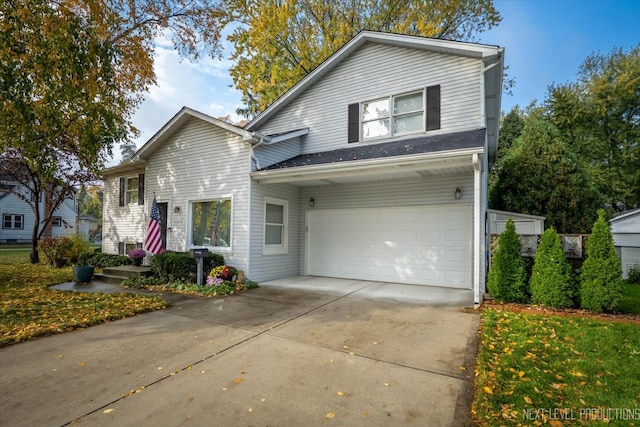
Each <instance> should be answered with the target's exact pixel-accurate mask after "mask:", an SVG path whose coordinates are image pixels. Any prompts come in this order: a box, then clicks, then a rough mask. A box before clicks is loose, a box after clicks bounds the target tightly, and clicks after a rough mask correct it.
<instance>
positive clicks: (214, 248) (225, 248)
mask: <svg viewBox="0 0 640 427" xmlns="http://www.w3.org/2000/svg"><path fill="white" fill-rule="evenodd" d="M225 200H229V201H231V212H230V213H229V216H230V217H231V223H230V224H229V240H230V242H229V246H211V245H194V244H193V243H191V240H192V239H193V227H192V226H193V224H192V221H193V204H194V203H202V202H223V201H225ZM233 214H234V201H233V196H232V195H229V196H222V197H213V198H207V199H194V200H187V223H186V224H185V227H186V228H187V230H186V231H187V232H186V235H187V241H186V243H187V244H186V250H187V251H188V250H189V249H193V248H207V249H209V252H212V251H214V252H224V253H228V254H229V253H232V252H233V223H234V222H235V221H234V216H233ZM168 216H169V212H167V217H168ZM167 222H169V219H168V218H167ZM167 231H168V229H167ZM167 234H169V233H167ZM168 240H169V237H168V236H167V245H168V244H169V243H168Z"/></svg>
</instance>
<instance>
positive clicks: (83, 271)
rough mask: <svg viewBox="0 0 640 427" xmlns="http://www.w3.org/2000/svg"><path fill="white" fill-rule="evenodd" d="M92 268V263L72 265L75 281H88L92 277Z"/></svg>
mask: <svg viewBox="0 0 640 427" xmlns="http://www.w3.org/2000/svg"><path fill="white" fill-rule="evenodd" d="M94 268H95V267H94V266H92V265H75V266H73V277H74V278H75V279H76V282H89V281H90V280H91V278H92V277H93V271H94Z"/></svg>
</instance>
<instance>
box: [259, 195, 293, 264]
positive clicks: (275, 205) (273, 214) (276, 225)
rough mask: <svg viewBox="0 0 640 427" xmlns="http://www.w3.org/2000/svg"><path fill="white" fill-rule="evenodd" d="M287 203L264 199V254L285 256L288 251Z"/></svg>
mask: <svg viewBox="0 0 640 427" xmlns="http://www.w3.org/2000/svg"><path fill="white" fill-rule="evenodd" d="M288 215H289V202H287V201H286V200H278V199H272V198H269V197H267V198H265V199H264V251H263V252H264V254H265V255H274V254H286V253H287V251H288V244H287V242H288V240H289V239H288V233H287V217H288Z"/></svg>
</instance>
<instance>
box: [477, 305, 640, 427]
mask: <svg viewBox="0 0 640 427" xmlns="http://www.w3.org/2000/svg"><path fill="white" fill-rule="evenodd" d="M480 339H481V347H480V351H479V354H478V360H477V367H476V385H475V389H476V396H475V401H474V405H473V410H472V414H473V417H474V419H475V421H476V422H477V423H478V424H480V425H482V426H504V425H514V426H515V425H543V424H544V425H551V426H570V425H589V426H596V425H605V424H606V425H620V426H639V425H640V375H638V373H639V372H640V325H638V324H637V323H636V324H634V323H622V322H607V321H603V320H592V319H588V318H578V317H559V316H550V315H549V316H545V315H538V314H527V313H516V312H511V311H506V310H499V309H496V308H488V309H486V310H485V311H484V313H483V323H482V332H481V337H480ZM603 418H609V420H608V421H609V422H607V420H605V419H603Z"/></svg>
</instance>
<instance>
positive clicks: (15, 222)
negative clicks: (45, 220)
mask: <svg viewBox="0 0 640 427" xmlns="http://www.w3.org/2000/svg"><path fill="white" fill-rule="evenodd" d="M2 228H4V229H7V230H22V229H24V215H14V214H4V215H2Z"/></svg>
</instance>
